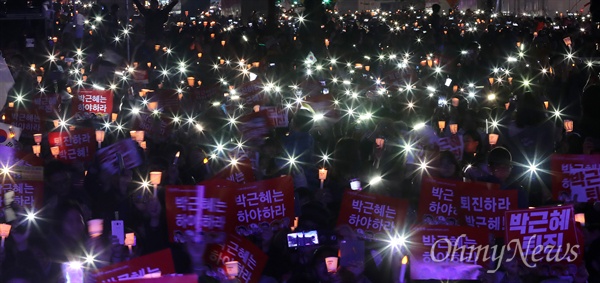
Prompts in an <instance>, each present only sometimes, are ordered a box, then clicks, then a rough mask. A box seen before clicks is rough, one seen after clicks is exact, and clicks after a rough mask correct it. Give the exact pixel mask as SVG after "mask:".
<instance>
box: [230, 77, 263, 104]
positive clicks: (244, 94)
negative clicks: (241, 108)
mask: <svg viewBox="0 0 600 283" xmlns="http://www.w3.org/2000/svg"><path fill="white" fill-rule="evenodd" d="M237 92H238V93H239V95H240V97H241V98H242V99H243V100H244V105H246V106H251V107H252V106H254V105H256V104H258V105H263V104H267V102H269V96H268V95H267V93H265V92H263V84H262V82H261V81H260V80H258V79H257V80H254V81H251V82H246V83H244V84H243V85H242V86H240V87H239V88H238V89H237Z"/></svg>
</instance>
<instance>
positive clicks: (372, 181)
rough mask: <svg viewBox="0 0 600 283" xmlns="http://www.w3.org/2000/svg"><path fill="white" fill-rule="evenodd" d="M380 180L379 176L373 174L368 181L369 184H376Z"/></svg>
mask: <svg viewBox="0 0 600 283" xmlns="http://www.w3.org/2000/svg"><path fill="white" fill-rule="evenodd" d="M381 180H382V179H381V176H375V177H373V178H372V179H371V180H370V181H369V185H371V186H373V185H377V184H379V183H381Z"/></svg>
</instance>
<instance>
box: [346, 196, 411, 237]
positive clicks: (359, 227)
mask: <svg viewBox="0 0 600 283" xmlns="http://www.w3.org/2000/svg"><path fill="white" fill-rule="evenodd" d="M407 207H408V202H407V201H406V200H403V199H397V198H390V197H386V196H381V195H374V194H368V193H364V192H359V191H351V190H347V191H345V192H344V197H343V199H342V207H341V208H340V215H339V217H338V222H337V225H349V226H350V227H351V228H352V229H354V230H355V231H356V233H357V234H358V235H359V237H361V238H365V239H374V238H376V237H377V238H379V236H384V235H388V234H390V233H392V234H393V233H394V231H395V230H398V229H401V228H402V227H401V226H402V225H403V224H404V219H405V218H406V208H407ZM386 238H387V237H386Z"/></svg>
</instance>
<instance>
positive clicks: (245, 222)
mask: <svg viewBox="0 0 600 283" xmlns="http://www.w3.org/2000/svg"><path fill="white" fill-rule="evenodd" d="M234 195H235V202H234V204H233V207H234V209H233V213H235V221H234V223H235V224H234V227H235V229H236V231H237V232H238V233H240V234H244V233H248V234H249V233H251V231H254V232H257V231H259V229H260V227H261V226H264V225H269V226H281V225H282V224H284V226H285V227H290V226H291V225H290V223H291V221H292V220H293V219H294V181H293V179H292V177H290V176H284V177H279V178H274V179H269V180H264V181H259V182H254V183H246V184H245V185H239V187H238V188H237V189H236V190H235V194H234ZM242 231H245V232H242Z"/></svg>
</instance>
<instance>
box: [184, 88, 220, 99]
mask: <svg viewBox="0 0 600 283" xmlns="http://www.w3.org/2000/svg"><path fill="white" fill-rule="evenodd" d="M221 92H222V91H221V87H220V86H219V85H213V86H201V87H199V88H194V89H192V90H191V91H190V95H191V96H192V100H193V101H195V102H196V103H206V102H208V101H210V100H211V99H213V98H214V97H219V95H221V96H222V94H221Z"/></svg>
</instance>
